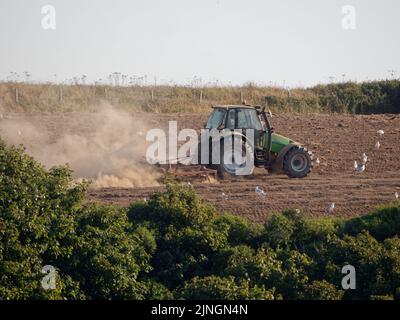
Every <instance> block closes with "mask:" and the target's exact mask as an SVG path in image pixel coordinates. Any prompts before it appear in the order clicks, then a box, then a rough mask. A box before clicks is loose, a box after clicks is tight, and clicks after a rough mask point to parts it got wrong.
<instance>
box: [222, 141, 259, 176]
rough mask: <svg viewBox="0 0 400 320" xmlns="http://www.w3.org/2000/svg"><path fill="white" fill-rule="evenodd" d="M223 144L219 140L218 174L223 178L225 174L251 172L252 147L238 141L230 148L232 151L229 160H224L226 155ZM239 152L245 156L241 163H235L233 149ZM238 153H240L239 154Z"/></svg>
mask: <svg viewBox="0 0 400 320" xmlns="http://www.w3.org/2000/svg"><path fill="white" fill-rule="evenodd" d="M224 149H225V148H224V144H223V143H222V142H221V151H220V164H219V165H218V167H217V172H218V176H219V177H220V178H221V179H223V178H225V177H227V176H248V175H251V174H252V173H253V170H254V151H253V148H252V147H251V146H250V145H249V144H248V143H245V142H241V141H240V142H238V143H237V144H236V145H235V150H232V149H230V150H229V152H230V153H232V159H231V161H228V162H227V161H225V160H226V157H225V154H224V152H225V151H226V150H224ZM236 150H237V151H238V152H239V153H241V156H243V157H244V156H245V162H244V163H243V164H237V163H235V159H234V158H235V156H234V154H235V151H236ZM239 155H240V154H239Z"/></svg>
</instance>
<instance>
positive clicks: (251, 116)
mask: <svg viewBox="0 0 400 320" xmlns="http://www.w3.org/2000/svg"><path fill="white" fill-rule="evenodd" d="M268 117H269V113H268V112H265V108H262V107H260V106H249V105H238V106H235V105H223V106H214V107H213V111H212V113H211V114H210V116H209V118H208V121H207V123H206V125H205V128H206V129H217V130H219V131H221V130H224V129H225V130H226V129H228V132H229V130H231V131H236V132H237V131H238V130H239V132H240V130H242V132H241V136H242V140H243V144H244V145H246V148H243V149H247V150H248V149H251V150H252V154H253V155H254V157H253V159H254V166H257V167H265V168H266V169H271V170H272V171H283V172H285V173H286V174H287V175H288V176H289V177H295V178H303V177H305V176H307V175H308V173H309V172H310V170H311V168H312V166H313V161H312V160H313V156H312V153H311V152H310V151H308V150H307V149H305V148H304V147H302V146H301V145H300V144H298V143H297V142H295V141H293V140H291V139H289V138H287V137H284V136H282V135H279V134H276V133H274V132H273V131H274V130H273V128H271V125H270V122H269V119H268ZM246 129H252V130H254V143H251V145H250V146H247V144H248V143H249V142H248V141H247V138H246V131H247V130H246ZM212 149H213V147H212V146H210V151H211V152H212ZM221 162H222V161H221ZM224 171H228V173H230V174H232V172H235V170H230V168H229V166H228V165H224V163H221V165H220V166H219V172H220V173H223V172H224Z"/></svg>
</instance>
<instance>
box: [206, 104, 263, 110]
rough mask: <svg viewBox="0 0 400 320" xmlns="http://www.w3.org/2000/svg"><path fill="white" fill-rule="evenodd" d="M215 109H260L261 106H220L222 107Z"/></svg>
mask: <svg viewBox="0 0 400 320" xmlns="http://www.w3.org/2000/svg"><path fill="white" fill-rule="evenodd" d="M212 108H214V109H218V108H219V109H260V108H261V107H260V106H249V105H240V104H239V105H230V104H227V105H220V106H212Z"/></svg>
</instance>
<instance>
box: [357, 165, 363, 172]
mask: <svg viewBox="0 0 400 320" xmlns="http://www.w3.org/2000/svg"><path fill="white" fill-rule="evenodd" d="M356 171H357V172H360V173H361V172H364V171H365V164H359V165H358V166H357V168H356Z"/></svg>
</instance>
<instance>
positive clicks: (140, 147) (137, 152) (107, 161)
mask: <svg viewBox="0 0 400 320" xmlns="http://www.w3.org/2000/svg"><path fill="white" fill-rule="evenodd" d="M82 116H85V117H87V121H83V123H84V124H85V126H84V128H77V130H76V132H61V133H60V130H59V131H57V128H54V123H52V124H51V125H52V127H51V126H50V129H49V128H44V127H43V124H42V125H40V124H38V123H34V122H33V121H29V120H26V119H29V117H25V118H26V119H19V118H18V117H16V118H15V119H13V118H12V117H11V118H9V119H4V118H3V119H0V136H1V137H2V138H3V140H5V141H6V143H7V144H13V145H18V144H23V145H25V147H26V148H27V152H28V154H30V155H32V156H33V157H35V159H37V160H38V161H39V162H41V163H42V164H44V165H45V166H46V167H51V166H54V165H62V164H66V163H68V164H69V165H70V166H71V168H72V169H73V170H74V173H75V177H76V178H85V179H90V180H92V187H93V188H106V187H125V188H130V187H146V186H155V185H158V182H157V180H158V178H159V177H160V174H159V173H158V172H157V171H156V170H155V168H154V167H151V166H150V165H149V164H147V162H146V160H145V153H146V148H147V144H146V140H145V138H146V131H147V130H148V129H150V127H148V126H147V125H146V124H145V123H144V121H143V119H135V116H134V115H132V114H129V113H127V112H124V111H120V110H116V109H114V108H112V107H111V106H108V105H102V106H100V107H99V111H98V112H96V113H93V114H90V115H89V114H86V115H85V114H83V115H82ZM50 117H51V116H50ZM76 117H78V118H79V115H77V114H75V118H74V117H68V116H65V121H67V122H68V121H71V119H75V120H73V122H74V121H76ZM85 119H86V118H85ZM59 122H63V121H59ZM81 122H82V121H81ZM81 122H80V123H81ZM59 124H60V123H59ZM61 125H63V126H65V127H67V128H69V129H71V127H73V126H74V123H61ZM75 125H76V124H75ZM61 131H62V130H61ZM69 131H71V130H69Z"/></svg>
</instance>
